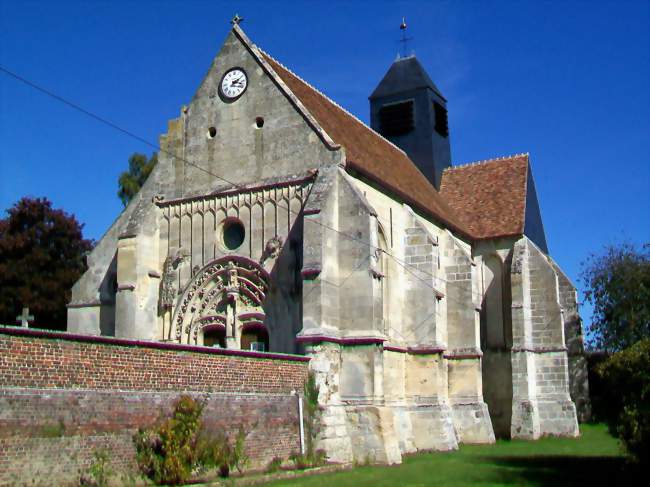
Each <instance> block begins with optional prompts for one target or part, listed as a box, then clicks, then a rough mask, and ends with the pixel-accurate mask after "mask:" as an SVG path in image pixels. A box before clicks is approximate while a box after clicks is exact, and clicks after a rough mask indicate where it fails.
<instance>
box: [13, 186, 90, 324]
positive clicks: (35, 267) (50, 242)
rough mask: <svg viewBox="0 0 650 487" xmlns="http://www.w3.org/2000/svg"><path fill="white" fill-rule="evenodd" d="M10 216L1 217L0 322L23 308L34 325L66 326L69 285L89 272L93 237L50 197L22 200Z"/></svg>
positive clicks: (14, 316)
mask: <svg viewBox="0 0 650 487" xmlns="http://www.w3.org/2000/svg"><path fill="white" fill-rule="evenodd" d="M7 214H8V216H7V218H5V219H2V220H0V323H3V324H15V323H16V316H17V315H18V314H20V311H21V309H22V307H23V306H25V307H29V310H30V313H31V314H33V315H34V317H35V323H34V324H32V325H31V326H37V327H39V328H53V329H58V330H65V328H66V318H67V310H66V304H67V303H68V301H69V300H70V289H71V288H72V285H73V284H74V283H75V281H76V280H77V279H78V278H79V276H81V274H82V273H83V272H84V271H85V270H86V264H85V256H86V254H87V253H88V252H89V251H90V249H91V248H92V245H93V244H92V241H90V240H86V239H84V238H83V236H82V233H81V229H82V227H83V225H81V224H80V223H79V222H78V221H77V219H76V218H75V217H74V216H72V215H69V214H67V213H66V212H64V211H63V210H57V209H53V208H52V203H51V202H50V201H49V200H47V199H46V198H36V199H33V198H22V199H21V200H20V201H18V202H17V203H16V204H15V205H14V206H13V207H12V208H10V209H9V210H7Z"/></svg>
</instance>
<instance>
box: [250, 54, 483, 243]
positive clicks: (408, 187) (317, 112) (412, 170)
mask: <svg viewBox="0 0 650 487" xmlns="http://www.w3.org/2000/svg"><path fill="white" fill-rule="evenodd" d="M262 55H263V57H264V60H265V61H266V62H267V63H268V64H270V66H271V67H272V68H273V70H274V71H275V73H276V74H277V75H278V76H279V77H280V79H281V80H282V81H283V82H284V83H285V84H286V85H287V86H288V87H289V89H290V90H291V92H292V93H293V94H294V95H295V96H296V97H297V98H298V100H300V102H301V103H302V104H303V105H304V107H305V108H306V109H307V111H308V112H309V113H310V114H311V116H312V117H314V119H315V120H316V121H317V122H318V124H319V125H320V126H321V127H322V129H323V130H324V131H325V132H326V133H327V135H329V137H330V138H331V139H332V140H333V141H334V142H336V143H337V144H340V145H341V146H343V147H344V148H345V153H346V158H347V161H346V162H347V168H348V169H352V170H354V171H357V172H358V173H360V174H361V175H363V176H364V177H366V178H368V179H370V180H372V181H374V182H375V183H377V184H379V185H381V186H383V187H384V188H386V189H388V190H390V191H392V192H393V193H395V194H396V195H397V196H399V197H400V198H401V199H403V200H404V201H405V202H406V203H407V204H409V205H410V206H412V207H413V208H414V209H415V210H417V211H419V212H422V213H424V214H426V215H429V216H431V217H433V218H434V219H435V220H437V221H440V222H441V223H443V224H445V225H446V226H447V227H448V228H450V229H451V230H454V231H456V232H458V233H460V234H461V235H463V236H466V237H470V238H471V234H470V232H469V231H468V227H467V226H466V225H465V224H464V223H463V222H462V220H461V219H460V218H459V216H458V215H456V214H455V212H454V210H453V209H452V208H451V207H450V206H449V205H448V204H447V203H446V202H445V201H444V199H443V198H442V197H441V196H440V194H439V193H438V192H437V191H436V189H435V188H434V187H433V186H432V185H431V183H430V182H429V180H428V179H427V178H426V177H425V176H424V175H423V174H422V173H421V172H420V170H419V169H418V168H417V167H416V166H415V164H414V163H413V162H412V161H411V160H410V159H409V158H408V156H407V155H406V154H405V153H404V152H403V151H402V150H401V149H399V148H397V147H396V146H395V145H393V144H392V143H390V142H389V141H388V140H386V139H384V138H383V137H382V136H381V135H379V134H378V133H377V132H375V131H374V130H372V129H371V128H370V127H368V126H367V125H365V124H364V123H363V122H361V121H360V120H358V119H357V118H355V117H354V116H352V115H351V114H350V113H348V112H347V111H345V110H344V109H342V108H341V107H339V106H338V105H337V104H336V103H334V102H333V101H332V100H330V99H329V98H327V97H326V96H325V95H323V94H322V93H320V92H319V91H317V90H316V89H315V88H313V87H312V86H310V85H309V84H307V83H306V82H305V81H303V80H302V79H300V78H299V77H298V76H296V75H295V74H294V73H292V72H291V71H289V70H288V69H287V68H286V67H284V66H283V65H281V64H280V63H278V62H277V61H276V60H275V59H273V58H272V57H270V56H269V55H268V54H266V53H262Z"/></svg>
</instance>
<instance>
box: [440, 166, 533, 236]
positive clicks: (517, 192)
mask: <svg viewBox="0 0 650 487" xmlns="http://www.w3.org/2000/svg"><path fill="white" fill-rule="evenodd" d="M529 171H530V165H529V160H528V154H518V155H514V156H509V157H503V158H499V159H491V160H488V161H481V162H478V163H473V164H466V165H462V166H455V167H450V168H447V169H445V170H444V172H443V173H442V183H441V185H440V194H441V195H442V197H443V198H444V199H445V201H447V203H449V205H450V206H451V207H452V208H453V209H454V210H455V211H456V214H457V215H458V216H459V218H460V219H461V221H462V222H463V223H464V224H465V225H466V226H467V227H468V228H469V230H470V232H471V234H472V236H473V237H474V238H475V239H477V240H483V239H489V238H496V237H506V236H516V235H522V234H523V233H524V227H525V224H526V193H527V191H528V188H527V181H528V172H529Z"/></svg>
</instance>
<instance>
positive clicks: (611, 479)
mask: <svg viewBox="0 0 650 487" xmlns="http://www.w3.org/2000/svg"><path fill="white" fill-rule="evenodd" d="M481 460H483V461H485V462H489V463H492V464H493V465H497V466H499V467H501V469H500V470H501V471H500V472H499V476H500V477H501V478H500V479H499V480H500V481H502V482H503V483H504V484H510V483H512V484H521V483H525V484H526V485H534V486H546V485H552V486H560V485H562V486H574V485H575V486H577V485H581V486H582V485H588V486H590V487H594V486H601V485H606V486H615V485H626V484H627V483H628V482H631V481H632V479H633V478H635V474H638V473H640V472H637V471H635V470H636V469H635V468H634V467H633V466H631V465H629V464H627V462H626V460H625V458H623V457H610V456H603V457H597V456H594V457H584V456H552V455H549V456H534V457H517V456H511V457H482V458H481Z"/></svg>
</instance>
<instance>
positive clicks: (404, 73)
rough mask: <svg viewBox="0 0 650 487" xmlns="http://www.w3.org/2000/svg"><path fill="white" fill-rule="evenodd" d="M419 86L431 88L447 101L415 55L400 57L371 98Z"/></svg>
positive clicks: (414, 88)
mask: <svg viewBox="0 0 650 487" xmlns="http://www.w3.org/2000/svg"><path fill="white" fill-rule="evenodd" d="M418 88H429V89H431V90H433V91H434V92H435V93H436V94H437V95H438V96H439V97H440V98H442V99H443V100H445V101H447V100H446V99H445V97H444V96H442V93H440V90H439V89H438V87H437V86H436V85H435V84H434V83H433V81H431V78H430V77H429V75H428V74H427V72H426V71H425V70H424V68H423V67H422V65H421V64H420V61H418V60H417V58H416V57H415V56H409V57H405V58H399V59H397V60H396V61H395V62H394V63H393V64H391V66H390V68H388V71H387V72H386V74H385V75H384V77H383V78H382V80H381V81H380V82H379V84H378V85H377V88H375V91H373V92H372V94H371V95H370V97H369V99H371V100H372V99H373V98H381V97H384V96H388V95H394V94H395V93H402V92H405V91H411V90H416V89H418Z"/></svg>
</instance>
